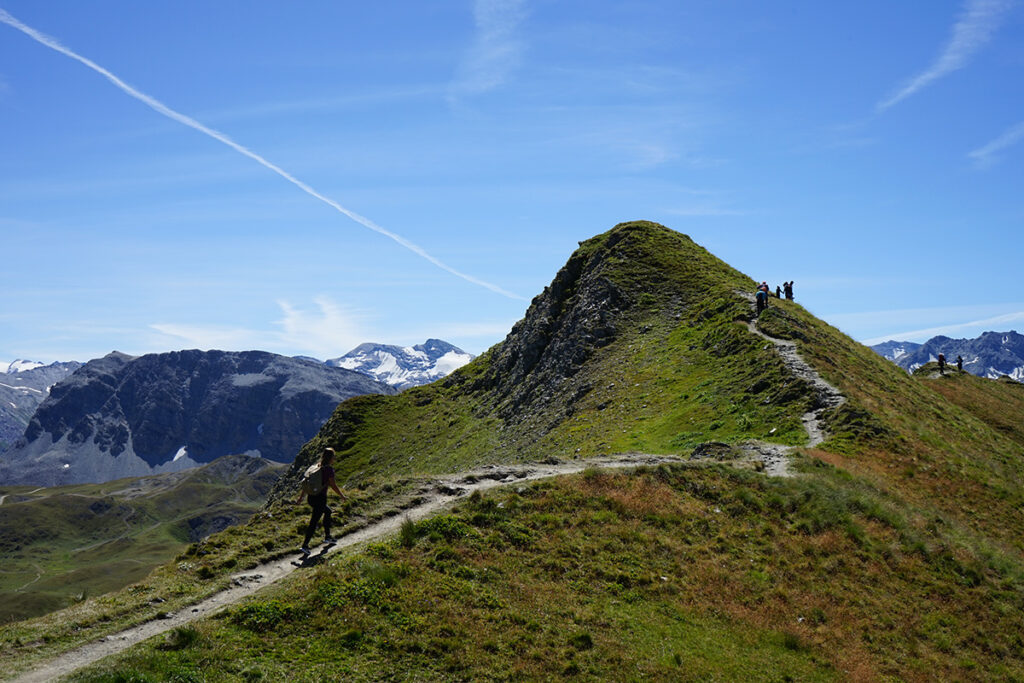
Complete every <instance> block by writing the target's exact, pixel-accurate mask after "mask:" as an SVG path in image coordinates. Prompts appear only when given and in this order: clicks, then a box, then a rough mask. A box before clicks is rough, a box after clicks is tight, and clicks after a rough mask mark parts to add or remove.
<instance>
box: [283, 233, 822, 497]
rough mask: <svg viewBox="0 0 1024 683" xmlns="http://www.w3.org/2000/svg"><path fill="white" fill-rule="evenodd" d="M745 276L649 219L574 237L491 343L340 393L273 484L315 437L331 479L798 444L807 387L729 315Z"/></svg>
mask: <svg viewBox="0 0 1024 683" xmlns="http://www.w3.org/2000/svg"><path fill="white" fill-rule="evenodd" d="M753 285H754V283H753V281H752V280H750V279H749V278H747V277H745V276H743V275H741V274H740V273H738V272H737V271H735V270H733V269H732V268H730V267H728V266H727V265H726V264H724V263H722V262H721V261H720V260H718V259H716V258H715V257H714V256H712V255H711V254H709V253H708V252H707V251H706V250H705V249H703V248H702V247H699V246H698V245H696V244H694V243H693V242H692V241H691V240H690V239H689V238H688V237H686V236H685V235H681V234H679V233H677V232H674V231H671V230H669V229H667V228H664V227H662V226H659V225H656V224H652V223H647V222H636V223H628V224H622V225H620V226H617V227H616V228H615V229H613V230H611V231H609V232H607V233H604V234H603V235H599V236H597V237H595V238H593V239H591V240H588V241H586V242H584V243H582V245H581V246H580V248H579V249H578V250H577V251H576V252H575V253H574V254H573V255H572V256H571V257H570V259H569V261H568V262H567V264H566V265H565V266H564V267H563V268H562V269H561V270H560V271H559V273H558V274H557V275H556V277H555V279H554V281H553V282H552V284H551V285H550V286H549V287H547V288H545V290H544V292H543V293H542V294H540V295H538V296H537V297H536V298H535V299H534V300H533V302H532V303H531V305H530V308H529V310H528V311H527V313H526V315H525V317H524V318H523V320H522V321H520V322H519V323H517V324H516V325H515V327H513V329H512V331H511V332H510V334H509V335H508V337H507V338H506V339H505V340H504V341H503V342H502V343H500V344H498V345H497V346H495V347H494V348H492V349H490V350H489V351H487V352H486V353H484V354H482V355H481V356H480V357H479V358H477V359H475V360H474V361H472V362H471V363H469V364H468V365H466V366H464V367H463V368H461V369H459V370H457V371H456V372H454V373H452V374H451V375H450V376H449V377H447V378H445V379H444V380H442V381H440V382H435V383H434V384H431V385H427V386H424V387H417V388H415V389H410V390H407V391H406V392H403V393H402V394H401V395H400V396H396V397H386V398H384V397H360V398H357V399H355V400H352V401H347V402H345V403H344V404H342V405H341V406H340V407H339V409H338V410H337V411H336V412H335V414H334V415H333V416H332V417H331V418H330V419H329V420H328V422H327V423H326V424H325V425H324V428H323V429H322V430H321V432H320V434H319V435H318V436H317V437H316V438H314V439H313V440H312V441H310V442H309V443H308V444H307V445H306V447H304V448H303V449H302V451H300V453H299V455H298V457H297V458H296V461H295V464H294V466H293V467H292V469H291V471H290V472H289V474H288V475H287V476H286V477H284V478H282V481H281V483H280V485H279V486H278V487H277V488H275V494H274V495H287V494H285V493H283V492H285V491H288V490H294V486H295V481H297V477H298V476H299V472H300V471H301V470H302V469H304V468H305V467H306V466H308V464H309V463H310V462H312V460H313V458H315V457H316V454H317V453H318V452H319V451H320V449H321V448H322V447H323V446H324V445H331V446H333V447H335V448H336V449H337V450H338V451H339V454H340V455H341V456H343V457H342V459H341V460H340V462H339V463H338V469H339V474H340V475H342V479H347V478H348V477H355V478H356V479H358V478H359V477H360V476H393V475H398V474H405V473H430V472H444V471H454V470H456V469H459V468H461V467H465V466H472V465H477V464H481V463H488V462H514V461H520V460H530V459H539V458H544V457H552V456H555V457H562V458H566V457H574V456H577V455H578V456H580V457H587V456H590V455H598V454H603V453H608V452H621V451H631V450H636V451H646V452H652V453H679V452H686V453H688V452H689V450H691V449H692V448H693V447H694V446H696V445H697V444H699V443H701V442H704V441H711V440H718V441H735V440H737V439H740V438H763V439H767V440H771V441H776V442H779V443H788V444H794V445H795V444H799V443H802V442H803V440H804V439H805V438H806V436H805V434H804V432H803V429H802V426H801V422H800V416H801V415H802V414H803V413H804V412H806V411H807V410H808V409H809V407H810V405H811V402H812V398H811V397H810V396H809V392H808V387H807V386H805V383H803V382H801V381H800V380H799V379H797V378H794V377H792V376H790V375H789V374H788V373H787V372H786V371H785V369H784V368H782V367H781V366H780V365H779V363H778V358H777V355H776V354H775V352H774V350H773V349H772V348H770V346H769V345H766V344H765V343H764V340H762V339H760V338H757V337H755V336H753V335H750V334H749V333H748V332H747V331H746V330H745V329H743V328H742V327H741V326H739V325H737V324H736V323H735V321H736V320H738V319H742V318H749V317H750V315H751V312H750V308H749V306H748V305H747V304H746V303H745V301H744V300H743V299H742V298H740V297H738V296H737V295H736V294H735V290H737V289H743V290H752V289H753Z"/></svg>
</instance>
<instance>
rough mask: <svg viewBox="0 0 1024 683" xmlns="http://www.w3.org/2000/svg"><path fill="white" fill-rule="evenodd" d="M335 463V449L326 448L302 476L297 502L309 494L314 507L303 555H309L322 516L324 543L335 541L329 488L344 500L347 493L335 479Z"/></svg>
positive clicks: (303, 543) (307, 529) (300, 550)
mask: <svg viewBox="0 0 1024 683" xmlns="http://www.w3.org/2000/svg"><path fill="white" fill-rule="evenodd" d="M333 463H334V449H333V448H325V449H324V452H323V454H322V455H321V456H320V462H319V463H317V464H315V465H311V466H310V467H309V468H308V469H307V470H306V474H305V475H304V476H303V477H302V490H300V491H299V497H298V499H297V500H296V501H295V502H296V503H301V502H302V499H303V498H304V497H305V496H309V505H310V507H312V508H313V512H312V514H311V515H310V516H309V526H308V527H307V528H306V538H305V540H304V541H303V542H302V547H301V548H299V552H301V553H302V554H303V555H309V552H310V551H309V542H310V540H311V539H312V538H313V533H314V532H316V525H317V523H318V522H319V521H320V518H321V517H323V519H324V543H334V537H333V536H331V508H329V507H327V489H328V488H331V489H334V492H335V493H337V494H338V495H339V496H341V499H342V500H345V494H344V493H342V492H341V489H339V488H338V484H337V483H335V481H334V468H333V467H332V466H331V465H332V464H333Z"/></svg>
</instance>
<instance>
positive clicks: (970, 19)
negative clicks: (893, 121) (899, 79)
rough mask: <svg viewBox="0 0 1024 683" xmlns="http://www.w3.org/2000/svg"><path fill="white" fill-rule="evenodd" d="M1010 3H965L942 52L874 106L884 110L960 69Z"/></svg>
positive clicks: (1003, 0)
mask: <svg viewBox="0 0 1024 683" xmlns="http://www.w3.org/2000/svg"><path fill="white" fill-rule="evenodd" d="M1012 5H1013V0H968V2H967V4H966V5H965V7H964V11H963V14H961V16H960V20H959V21H957V22H956V24H954V25H953V31H952V36H950V39H949V42H948V43H947V44H946V47H945V48H944V49H943V50H942V53H941V54H940V55H939V56H938V58H936V60H935V61H934V62H933V63H932V64H931V66H929V67H928V68H927V69H925V71H924V72H923V73H921V74H919V75H917V76H915V77H914V78H912V79H910V81H909V82H908V83H907V84H906V85H904V86H903V87H902V88H900V89H899V90H898V91H897V92H896V94H895V95H892V96H891V97H889V98H888V99H886V100H883V101H882V102H880V103H879V104H878V105H877V107H876V108H877V109H878V111H884V110H886V109H888V108H889V107H891V106H893V105H894V104H896V103H897V102H900V101H902V100H904V99H906V98H908V97H910V96H911V95H913V94H915V93H916V92H918V91H919V90H921V89H922V88H924V87H926V86H928V85H929V84H931V83H932V82H933V81H936V80H938V79H940V78H942V77H943V76H947V75H949V74H950V73H952V72H954V71H956V70H957V69H960V68H963V67H964V66H965V65H966V64H967V62H968V60H970V58H971V56H973V55H974V53H975V52H977V51H978V50H979V49H981V48H982V47H983V46H984V45H985V44H986V43H987V42H988V41H989V40H990V39H991V38H992V34H993V33H995V31H996V29H997V28H998V27H999V22H1000V19H1001V18H1002V16H1003V14H1004V13H1005V12H1006V10H1007V9H1009V8H1010V7H1011V6H1012Z"/></svg>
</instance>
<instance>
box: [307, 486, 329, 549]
mask: <svg viewBox="0 0 1024 683" xmlns="http://www.w3.org/2000/svg"><path fill="white" fill-rule="evenodd" d="M309 504H310V505H311V506H312V507H313V512H312V514H311V515H310V516H309V526H308V527H306V541H305V542H304V543H303V544H302V545H303V546H308V545H309V541H310V540H311V539H312V538H313V534H314V533H316V525H317V523H318V522H319V521H320V517H323V518H324V536H328V537H329V536H330V535H331V508H329V507H327V490H326V489H325V490H324V492H323V493H320V494H317V495H315V496H310V497H309Z"/></svg>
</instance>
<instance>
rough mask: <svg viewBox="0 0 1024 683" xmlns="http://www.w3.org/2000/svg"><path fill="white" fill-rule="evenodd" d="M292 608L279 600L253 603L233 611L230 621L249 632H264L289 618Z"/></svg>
mask: <svg viewBox="0 0 1024 683" xmlns="http://www.w3.org/2000/svg"><path fill="white" fill-rule="evenodd" d="M291 614H292V608H291V607H290V606H289V605H285V604H284V603H282V602H281V601H280V600H267V601H266V602H254V603H252V604H249V605H245V606H243V607H240V608H239V609H237V610H235V612H234V613H233V614H232V621H234V622H235V623H236V624H238V625H239V626H241V627H243V628H247V629H249V630H250V631H265V630H268V629H271V628H273V627H275V626H277V625H278V624H279V623H280V622H282V621H284V620H286V619H288V618H290V617H291Z"/></svg>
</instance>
